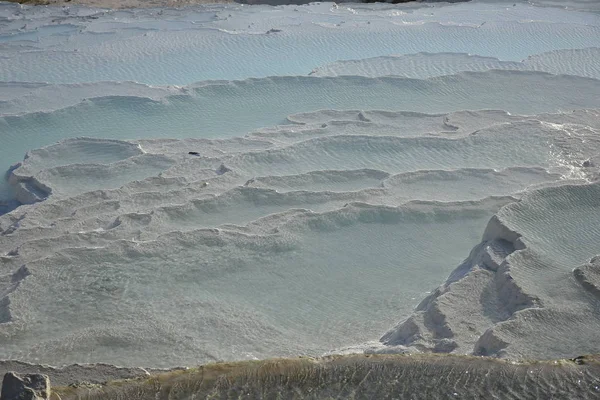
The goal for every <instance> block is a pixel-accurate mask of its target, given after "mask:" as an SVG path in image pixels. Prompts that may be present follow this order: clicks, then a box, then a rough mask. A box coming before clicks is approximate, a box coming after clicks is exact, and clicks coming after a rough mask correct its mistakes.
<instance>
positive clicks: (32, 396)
mask: <svg viewBox="0 0 600 400" xmlns="http://www.w3.org/2000/svg"><path fill="white" fill-rule="evenodd" d="M49 399H50V379H49V378H48V376H47V375H42V374H28V375H25V376H23V377H22V378H21V377H20V376H19V375H17V374H16V373H14V372H7V373H6V374H5V375H4V380H3V381H2V394H0V400H49Z"/></svg>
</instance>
